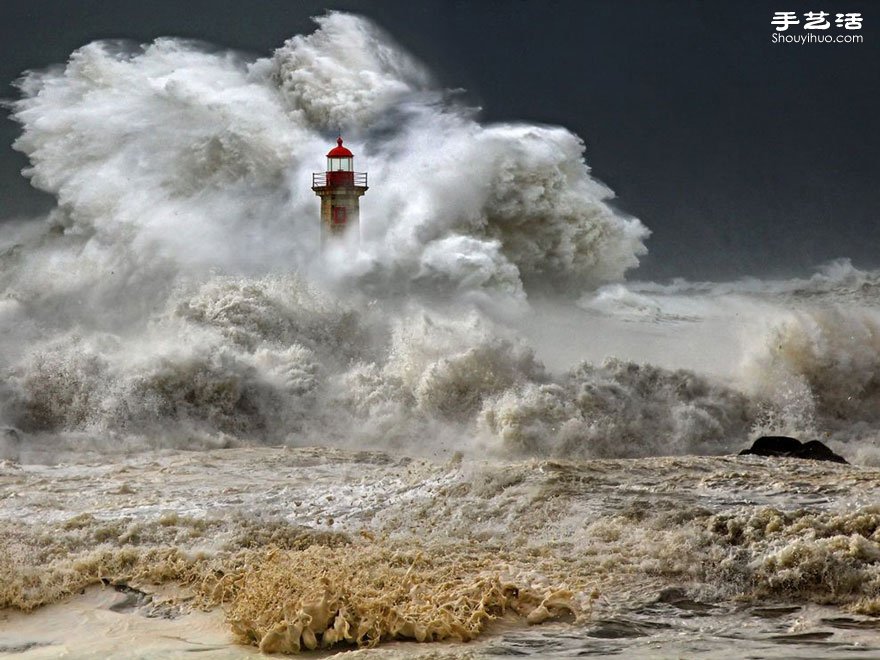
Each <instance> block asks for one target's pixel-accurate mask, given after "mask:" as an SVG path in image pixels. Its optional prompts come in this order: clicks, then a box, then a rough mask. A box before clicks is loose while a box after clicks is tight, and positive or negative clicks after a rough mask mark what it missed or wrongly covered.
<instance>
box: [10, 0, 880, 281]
mask: <svg viewBox="0 0 880 660" xmlns="http://www.w3.org/2000/svg"><path fill="white" fill-rule="evenodd" d="M327 8H333V9H341V10H348V11H354V12H357V13H360V14H363V15H365V16H368V17H370V18H372V19H374V20H375V21H376V22H378V23H379V24H380V25H382V26H383V27H384V28H385V29H386V30H387V31H388V32H389V33H391V35H392V36H393V37H394V38H396V40H397V41H398V42H399V43H401V44H402V45H403V46H405V47H406V48H407V49H408V50H410V51H411V52H412V53H413V54H415V55H416V56H417V57H419V58H420V59H422V60H423V61H424V62H426V63H428V65H429V66H430V67H431V68H432V69H433V70H434V73H435V74H436V75H437V77H438V78H439V79H440V81H441V82H442V83H444V84H445V85H447V86H449V87H464V88H466V89H467V90H468V96H467V98H468V99H469V101H470V102H471V103H473V104H477V105H480V106H481V107H482V108H483V114H482V117H483V118H484V120H486V121H501V120H526V121H531V122H541V123H550V124H562V125H564V126H566V127H568V128H570V129H572V130H573V131H575V132H576V133H578V134H579V135H581V136H582V137H583V138H584V139H585V140H586V143H587V149H588V156H587V157H588V161H589V163H590V164H591V166H592V168H593V172H594V174H595V175H596V176H597V177H598V178H599V179H601V180H603V181H605V182H606V183H608V184H609V185H610V186H611V187H612V188H613V189H614V190H615V191H616V192H617V194H618V200H617V205H618V206H619V207H620V208H621V209H623V210H624V211H627V212H629V213H632V214H633V215H636V216H638V217H639V218H641V219H642V220H643V222H644V223H645V224H646V225H648V226H649V227H650V228H651V229H652V230H653V232H654V235H653V236H652V238H651V239H650V241H649V243H648V247H649V250H650V255H649V257H648V258H646V259H645V262H644V265H643V266H642V268H641V269H640V270H639V271H637V272H636V273H634V276H635V277H641V278H665V277H673V276H685V277H690V278H711V279H722V278H728V277H735V276H740V275H749V274H754V275H787V274H792V273H803V272H806V271H807V270H808V269H810V268H811V267H812V266H815V265H817V264H820V263H822V262H824V261H827V260H829V259H833V258H838V257H851V258H852V259H853V261H854V263H856V264H857V265H859V266H880V157H878V156H880V4H878V3H876V2H867V1H863V0H816V1H815V2H805V1H804V0H773V1H772V2H765V1H763V0H751V1H748V2H745V1H738V2H733V1H723V0H713V1H712V2H696V1H693V0H650V1H649V0H601V1H599V0H594V1H589V0H571V1H566V2H562V1H559V2H553V1H550V0H521V1H516V0H507V1H504V2H493V1H489V0H446V1H442V0H408V1H397V0H374V1H371V0H362V1H340V2H313V1H311V0H250V1H249V2H242V1H241V0H187V2H181V1H180V0H151V1H150V2H144V1H143V0H114V1H113V2H110V1H108V0H3V2H2V4H0V78H2V81H3V86H4V88H5V90H6V92H5V95H6V96H7V97H11V96H13V95H14V94H15V91H14V90H13V89H12V88H11V87H8V86H7V85H8V84H9V83H10V82H12V81H13V80H14V79H15V78H16V77H17V76H18V75H19V74H20V73H21V72H22V71H23V70H25V69H28V68H42V67H45V66H48V65H50V64H54V63H63V62H64V61H66V59H67V56H68V55H69V54H70V52H71V51H72V50H74V49H75V48H77V47H79V46H81V45H83V44H85V43H87V42H89V41H93V40H95V39H102V38H128V39H134V40H136V41H142V42H143V41H149V40H152V39H154V38H155V37H158V36H183V37H192V38H198V39H203V40H206V41H209V42H212V43H214V44H217V45H220V46H224V47H232V48H236V49H240V50H244V51H248V52H252V53H254V54H259V55H265V54H268V53H270V52H271V50H272V49H274V48H275V47H277V46H279V45H280V44H281V43H282V42H283V41H284V40H285V39H286V38H288V37H290V36H292V35H294V34H296V33H300V32H303V31H311V29H312V24H311V22H310V20H309V17H310V16H313V15H316V14H320V13H322V12H323V11H324V10H325V9H327ZM783 10H791V11H795V12H797V13H798V14H802V13H803V12H806V11H819V10H822V11H826V12H829V13H830V14H832V20H833V15H834V14H835V13H837V12H861V13H862V16H863V28H862V29H861V31H859V32H858V34H861V35H863V36H864V43H862V44H847V45H839V44H828V45H819V44H811V45H794V44H786V45H780V44H771V43H770V35H771V34H772V32H773V27H772V26H771V24H770V19H771V16H772V14H773V12H775V11H783ZM801 18H802V17H801ZM802 20H803V19H802ZM844 32H845V31H843V30H838V29H836V28H832V29H831V30H830V31H829V33H832V34H838V33H844ZM793 33H794V34H804V33H805V32H804V31H803V30H802V28H801V27H800V26H798V27H797V28H796V29H795V30H794V31H793ZM852 34H856V33H855V32H853V33H852ZM17 133H18V127H17V126H16V125H15V124H14V123H13V122H11V121H9V120H8V119H4V120H3V121H2V123H0V147H2V152H0V196H2V197H0V199H2V207H0V216H2V217H12V216H20V215H28V214H34V213H37V212H40V211H41V210H43V209H45V208H46V206H47V204H48V200H47V199H46V198H44V197H43V196H41V195H40V194H39V193H37V192H35V191H33V190H32V189H31V188H30V187H29V185H28V184H27V182H26V181H25V180H24V179H23V178H22V177H21V176H20V174H19V170H20V169H21V168H22V167H23V166H24V164H25V162H24V159H23V158H22V157H21V156H20V155H19V154H16V153H15V152H13V151H12V150H11V149H10V147H9V145H10V144H11V142H12V140H13V139H14V138H15V136H16V135H17Z"/></svg>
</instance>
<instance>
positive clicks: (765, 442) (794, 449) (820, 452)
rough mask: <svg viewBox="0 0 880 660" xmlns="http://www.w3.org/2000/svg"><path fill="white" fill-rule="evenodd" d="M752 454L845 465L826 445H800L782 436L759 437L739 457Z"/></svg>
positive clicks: (805, 443) (816, 441) (797, 441)
mask: <svg viewBox="0 0 880 660" xmlns="http://www.w3.org/2000/svg"><path fill="white" fill-rule="evenodd" d="M747 454H754V455H755V456H784V457H788V458H809V459H811V460H814V461H832V462H834V463H847V460H846V459H845V458H844V457H843V456H839V455H838V454H835V453H834V452H833V451H831V450H830V449H829V448H828V447H827V446H826V445H824V444H823V443H821V442H819V441H818V440H810V442H804V443H802V442H801V441H800V440H796V439H795V438H789V437H787V436H784V435H765V436H761V437H760V438H758V439H757V440H755V442H754V443H752V446H751V447H749V448H748V449H743V450H742V451H741V452H740V456H743V455H747Z"/></svg>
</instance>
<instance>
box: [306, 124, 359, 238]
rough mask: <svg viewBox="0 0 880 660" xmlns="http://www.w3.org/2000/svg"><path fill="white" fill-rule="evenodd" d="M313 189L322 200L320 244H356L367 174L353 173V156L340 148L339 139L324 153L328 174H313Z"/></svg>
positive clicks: (340, 139) (343, 148) (340, 141)
mask: <svg viewBox="0 0 880 660" xmlns="http://www.w3.org/2000/svg"><path fill="white" fill-rule="evenodd" d="M312 190H314V191H315V194H316V195H317V196H318V197H320V198H321V245H322V246H325V245H327V244H328V243H329V242H330V241H332V240H333V239H336V238H343V237H346V238H350V239H353V240H354V241H355V242H357V240H358V238H359V237H360V226H359V216H360V201H359V200H360V197H361V195H363V194H364V193H365V192H367V173H366V172H355V171H354V154H353V153H351V151H349V150H348V149H346V148H345V147H343V146H342V137H341V136H340V137H339V138H338V139H337V140H336V146H335V147H334V148H333V149H331V150H330V151H329V152H328V153H327V171H326V172H316V173H314V174H312Z"/></svg>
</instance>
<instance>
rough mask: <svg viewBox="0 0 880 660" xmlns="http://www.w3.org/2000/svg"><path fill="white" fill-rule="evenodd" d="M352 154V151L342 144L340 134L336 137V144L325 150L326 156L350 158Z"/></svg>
mask: <svg viewBox="0 0 880 660" xmlns="http://www.w3.org/2000/svg"><path fill="white" fill-rule="evenodd" d="M353 156H354V154H353V153H351V152H350V151H349V150H348V149H346V148H345V147H343V146H342V136H339V137H338V138H336V146H335V147H333V148H332V149H331V150H330V151H328V152H327V158H352V157H353Z"/></svg>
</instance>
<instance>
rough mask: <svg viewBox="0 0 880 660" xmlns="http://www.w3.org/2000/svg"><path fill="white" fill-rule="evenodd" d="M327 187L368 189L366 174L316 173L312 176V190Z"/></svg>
mask: <svg viewBox="0 0 880 660" xmlns="http://www.w3.org/2000/svg"><path fill="white" fill-rule="evenodd" d="M327 186H356V187H358V188H360V187H363V188H366V187H367V173H366V172H315V173H314V174H312V188H326V187H327Z"/></svg>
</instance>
